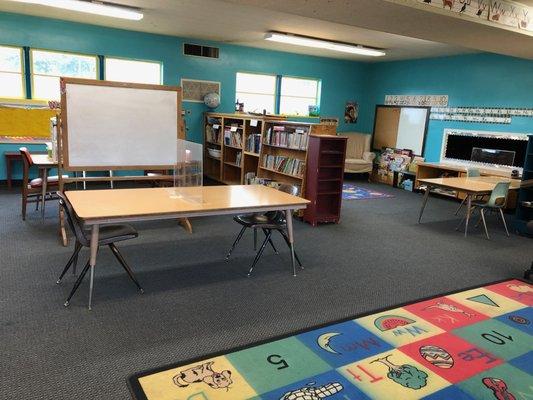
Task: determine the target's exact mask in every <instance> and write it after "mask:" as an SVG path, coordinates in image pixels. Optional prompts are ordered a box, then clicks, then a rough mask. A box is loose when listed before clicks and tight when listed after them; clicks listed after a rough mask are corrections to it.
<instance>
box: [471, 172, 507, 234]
mask: <svg viewBox="0 0 533 400" xmlns="http://www.w3.org/2000/svg"><path fill="white" fill-rule="evenodd" d="M510 184H511V183H510V182H498V183H497V184H496V186H494V189H493V190H492V193H491V194H490V197H489V199H488V200H487V201H482V200H475V201H473V202H472V213H473V212H474V211H475V210H476V209H479V213H480V215H481V221H483V227H484V228H485V234H486V235H487V239H490V236H489V231H488V230H487V222H486V221H485V210H489V211H496V212H499V213H500V216H501V218H502V222H503V226H504V227H505V232H506V233H507V237H509V230H508V229H507V223H506V222H505V216H504V215H503V208H504V207H505V203H506V202H507V195H508V194H509V185H510ZM478 225H479V222H478Z"/></svg>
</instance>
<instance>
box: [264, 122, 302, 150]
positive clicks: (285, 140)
mask: <svg viewBox="0 0 533 400" xmlns="http://www.w3.org/2000/svg"><path fill="white" fill-rule="evenodd" d="M308 142H309V129H308V128H306V127H297V128H292V127H291V130H286V129H285V126H280V125H274V126H272V127H270V128H268V130H267V133H266V135H265V143H266V144H269V145H271V146H278V147H286V148H289V149H296V150H305V149H307V143H308Z"/></svg>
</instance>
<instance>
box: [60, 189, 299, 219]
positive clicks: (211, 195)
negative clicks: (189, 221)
mask: <svg viewBox="0 0 533 400" xmlns="http://www.w3.org/2000/svg"><path fill="white" fill-rule="evenodd" d="M66 196H67V198H68V200H69V201H70V203H71V204H72V206H73V208H74V211H75V212H76V215H77V216H78V217H79V218H80V219H81V220H83V221H84V222H85V223H89V224H90V223H97V222H98V223H99V222H105V220H110V221H112V220H113V219H125V220H128V219H130V220H135V219H151V218H149V217H156V216H160V217H164V216H172V217H174V216H176V217H180V216H181V214H183V216H203V215H217V214H237V213H246V212H248V213H251V212H254V211H267V210H269V209H270V210H286V209H294V210H296V209H301V208H305V207H306V205H307V204H308V203H309V200H306V199H303V198H301V197H297V196H292V195H290V194H287V193H284V192H280V191H279V190H276V189H273V188H270V187H266V186H262V185H231V186H199V187H176V188H141V189H107V190H79V191H67V192H66ZM142 217H145V218H142ZM154 219H155V218H154Z"/></svg>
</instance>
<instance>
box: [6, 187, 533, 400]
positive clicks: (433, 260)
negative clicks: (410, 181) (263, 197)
mask: <svg viewBox="0 0 533 400" xmlns="http://www.w3.org/2000/svg"><path fill="white" fill-rule="evenodd" d="M356 184H359V185H361V186H366V187H368V185H369V184H367V183H360V182H357V183H356ZM373 188H375V189H376V188H377V189H378V190H380V191H383V192H390V193H392V194H393V195H394V196H395V197H394V198H387V199H376V200H365V201H357V200H349V201H345V202H344V203H343V208H342V220H341V223H340V224H339V225H323V226H320V227H317V228H312V227H311V226H310V225H307V224H304V223H302V222H296V223H295V230H296V248H297V251H298V252H299V254H300V257H301V258H302V261H303V262H304V264H305V267H306V268H305V270H304V271H301V272H300V273H299V275H298V277H296V278H294V277H293V276H292V274H291V267H290V259H289V255H288V251H287V248H286V247H284V245H283V244H282V242H281V241H280V240H279V238H276V243H277V245H278V247H279V249H282V251H281V254H280V255H278V256H276V255H275V254H273V252H272V250H270V249H268V248H267V250H266V252H265V256H264V258H263V259H262V261H261V262H260V263H259V264H258V266H257V268H256V270H255V273H254V275H253V277H252V278H247V277H246V271H247V269H248V266H249V265H250V263H251V261H252V259H253V251H252V235H251V233H249V234H248V236H245V237H244V238H243V241H242V242H241V244H240V247H239V248H238V249H237V250H236V251H235V253H234V256H233V258H232V259H231V260H230V262H225V261H224V255H225V253H226V251H227V250H228V248H229V247H230V245H231V243H232V241H233V239H234V237H235V235H236V234H237V232H238V229H239V228H238V226H236V224H234V223H233V222H232V220H231V217H229V216H223V217H212V218H203V219H201V218H196V219H193V220H192V223H193V226H194V233H193V234H192V235H190V234H187V233H185V232H184V231H183V230H182V229H181V228H180V227H178V226H177V224H176V223H175V222H174V221H160V222H152V223H142V224H136V227H137V228H138V229H139V232H140V237H139V238H138V239H136V240H132V241H129V242H125V243H123V244H122V246H120V248H121V250H122V252H123V254H124V256H125V257H126V259H127V260H128V261H129V262H130V264H131V266H132V267H133V269H134V271H135V272H136V274H137V277H138V278H139V280H140V281H141V284H142V285H143V286H144V288H145V290H146V293H145V294H144V295H140V294H139V293H138V292H137V291H136V290H135V287H134V286H133V284H132V283H131V281H129V279H128V277H127V275H126V274H125V273H124V272H123V271H122V269H121V268H120V266H119V265H118V264H117V263H116V261H115V260H114V258H112V255H111V253H110V251H109V250H108V249H102V251H101V252H100V254H99V258H98V264H97V269H96V275H95V298H94V309H93V311H92V312H89V311H88V310H87V308H86V303H87V294H88V283H87V282H84V283H83V284H82V286H81V287H80V290H79V291H78V293H77V294H76V296H75V297H74V298H73V300H72V303H71V306H70V307H69V308H65V307H63V302H64V300H65V298H66V296H67V295H68V293H69V291H70V289H71V286H72V284H73V283H74V280H75V279H74V277H73V276H72V275H70V274H69V275H67V277H66V278H65V279H64V281H63V283H62V284H61V285H59V286H58V285H56V284H55V281H56V279H57V277H58V275H59V273H60V271H61V269H62V267H63V265H64V263H65V262H66V261H67V259H68V257H69V255H70V252H71V251H72V249H71V248H64V247H62V246H60V245H59V241H58V237H57V222H56V216H57V207H54V206H49V207H48V208H47V213H46V219H45V221H44V222H43V221H42V220H41V219H40V217H39V214H38V213H35V212H33V210H32V211H30V212H29V216H28V219H27V221H26V222H22V221H21V218H20V204H19V199H20V196H19V194H18V193H16V192H7V191H5V190H4V191H1V190H0V252H1V254H0V263H1V267H0V318H1V320H0V371H1V379H0V386H1V387H0V398H1V399H16V400H21V399H24V400H26V399H28V400H29V399H47V400H48V399H54V400H60V399H67V400H72V399H104V400H110V399H113V400H115V399H129V398H130V395H129V392H128V389H127V386H126V379H127V377H128V375H129V374H132V373H135V372H139V371H142V370H145V369H150V368H154V367H158V366H161V365H164V364H168V363H174V362H179V361H180V360H185V359H189V358H191V357H197V356H201V355H203V354H207V353H211V352H215V351H220V350H224V349H230V348H232V347H236V346H241V345H246V344H249V343H252V342H255V341H259V340H265V339H268V338H271V337H275V336H279V335H282V334H287V333H290V332H292V331H296V330H300V329H304V328H307V327H312V326H314V325H318V324H322V323H326V322H329V321H336V320H338V319H341V318H346V317H350V316H353V315H356V314H359V313H363V312H368V311H372V310H374V309H377V308H382V307H385V306H394V305H396V304H398V303H400V302H406V301H412V300H416V299H418V298H421V297H424V296H430V295H434V294H438V293H441V292H445V291H450V290H455V289H461V288H465V287H467V286H472V285H477V284H483V283H487V282H490V281H494V280H497V279H502V278H506V277H521V276H522V273H523V270H524V269H525V268H526V267H527V266H528V265H529V264H530V263H531V260H532V259H533V246H532V242H531V241H530V239H528V238H524V237H520V236H516V235H511V238H507V237H506V236H505V234H504V231H503V228H502V226H501V225H500V223H499V222H497V220H496V219H495V218H490V221H489V229H490V232H491V233H492V240H490V241H488V240H486V239H485V238H484V236H483V234H482V230H481V229H477V230H474V231H473V232H472V235H471V236H469V237H468V238H467V239H464V238H463V236H462V235H461V233H459V232H456V231H455V230H454V228H455V226H456V224H457V222H458V219H457V217H454V216H453V212H454V211H455V208H456V207H457V203H456V202H452V201H450V200H446V199H441V198H435V197H432V198H431V199H430V201H429V203H428V207H427V209H426V213H425V216H424V220H423V224H421V225H418V224H417V223H416V220H417V213H418V210H419V206H420V202H421V195H419V194H414V193H409V192H405V191H402V190H399V189H393V188H389V187H386V186H383V185H375V184H374V185H373ZM508 218H509V220H511V218H512V216H508ZM87 257H88V251H87V250H83V254H82V257H81V258H82V259H83V260H86V259H87Z"/></svg>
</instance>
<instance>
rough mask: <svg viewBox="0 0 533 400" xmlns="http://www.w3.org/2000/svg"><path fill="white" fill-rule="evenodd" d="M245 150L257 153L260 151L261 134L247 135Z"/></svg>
mask: <svg viewBox="0 0 533 400" xmlns="http://www.w3.org/2000/svg"><path fill="white" fill-rule="evenodd" d="M246 151H249V152H251V153H256V154H259V152H260V151H261V135H260V134H259V133H255V134H252V135H249V136H248V138H247V139H246Z"/></svg>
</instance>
